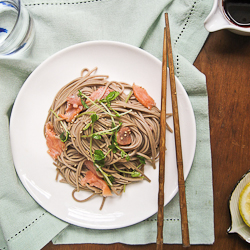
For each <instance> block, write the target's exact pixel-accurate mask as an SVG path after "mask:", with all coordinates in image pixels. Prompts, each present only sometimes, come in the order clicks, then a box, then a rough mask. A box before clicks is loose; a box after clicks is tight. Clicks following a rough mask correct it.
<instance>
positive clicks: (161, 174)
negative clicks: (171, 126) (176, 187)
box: [156, 28, 167, 250]
mask: <svg viewBox="0 0 250 250" xmlns="http://www.w3.org/2000/svg"><path fill="white" fill-rule="evenodd" d="M166 50H167V43H166V29H165V28H164V41H163V57H162V87H161V116H160V155H159V192H158V214H157V241H156V249H157V250H162V249H163V219H164V181H165V151H166V146H165V137H166V99H167V51H166Z"/></svg>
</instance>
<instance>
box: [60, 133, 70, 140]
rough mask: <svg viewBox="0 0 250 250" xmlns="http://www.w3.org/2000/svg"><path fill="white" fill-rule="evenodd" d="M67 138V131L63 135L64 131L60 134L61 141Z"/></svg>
mask: <svg viewBox="0 0 250 250" xmlns="http://www.w3.org/2000/svg"><path fill="white" fill-rule="evenodd" d="M68 138H69V133H68V132H66V136H65V134H64V132H63V133H61V134H60V140H61V141H62V142H66V141H67V140H68Z"/></svg>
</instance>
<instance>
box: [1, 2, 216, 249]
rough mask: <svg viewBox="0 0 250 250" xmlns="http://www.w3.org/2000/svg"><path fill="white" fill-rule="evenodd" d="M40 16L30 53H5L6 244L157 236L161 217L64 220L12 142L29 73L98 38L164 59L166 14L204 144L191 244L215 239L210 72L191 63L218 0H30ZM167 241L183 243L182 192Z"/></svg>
mask: <svg viewBox="0 0 250 250" xmlns="http://www.w3.org/2000/svg"><path fill="white" fill-rule="evenodd" d="M23 4H24V5H25V6H26V8H27V9H28V10H29V12H30V13H31V15H32V16H33V18H34V21H35V27H36V37H35V42H34V45H33V47H32V48H31V50H30V51H29V52H30V53H29V55H27V56H25V57H22V56H19V57H18V56H16V57H15V56H14V57H8V56H6V57H1V58H0V100H1V105H0V126H1V129H2V138H1V140H0V147H1V151H0V157H1V163H0V171H1V175H0V182H1V185H0V198H1V202H0V249H1V250H2V249H5V250H6V249H13V250H14V249H18V250H20V249H26V250H27V249H33V250H34V249H41V248H42V247H43V246H44V245H45V244H47V243H48V242H49V241H50V240H52V239H53V242H54V243H55V244H67V243H104V244H108V243H114V242H122V243H125V244H147V243H153V242H155V241H156V231H157V222H156V220H157V216H156V215H154V216H152V217H151V218H148V219H146V220H145V221H143V222H141V223H138V224H136V225H133V226H130V227H126V228H122V229H119V230H91V229H86V228H80V227H76V226H73V225H68V224H67V223H65V222H63V221H61V220H59V219H57V218H56V217H54V216H52V215H51V214H50V213H48V212H47V211H45V210H44V209H43V208H41V207H40V206H39V205H38V204H37V203H36V202H35V201H34V200H33V199H32V197H31V196H30V195H29V194H28V193H27V191H26V190H25V188H24V187H23V186H22V184H21V182H20V180H19V178H18V177H17V175H16V172H15V168H14V165H13V160H12V155H11V147H10V140H9V118H10V114H11V109H12V105H13V103H14V101H15V98H16V96H17V94H18V92H19V90H20V88H21V86H22V84H23V83H24V81H25V80H26V78H27V77H28V76H29V74H30V73H31V72H32V71H33V70H34V69H35V68H36V67H37V66H38V65H39V64H40V63H41V62H42V61H44V60H45V59H46V58H48V57H49V56H50V55H52V54H53V53H55V52H57V51H59V50H61V49H63V48H65V47H68V46H70V45H73V44H76V43H80V42H84V41H92V40H113V41H121V42H125V43H128V44H132V45H134V46H137V47H140V48H142V49H144V50H146V51H148V52H150V53H151V54H153V55H154V56H156V57H157V58H159V59H161V58H162V36H163V27H164V25H165V22H164V13H165V12H168V13H169V19H170V26H171V36H172V45H173V52H174V62H175V72H176V75H177V77H178V78H179V80H180V81H181V83H182V84H183V86H184V88H185V89H186V91H187V93H188V95H189V97H190V100H191V103H192V106H193V109H194V113H195V118H196V126H197V148H196V153H195V158H194V162H193V165H192V169H191V171H190V174H189V176H188V178H187V181H186V196H187V208H188V220H189V230H190V242H191V244H212V243H213V241H214V224H213V191H212V169H211V152H210V140H209V121H208V98H207V92H206V79H205V76H204V75H203V74H202V73H201V72H199V71H198V70H197V69H196V68H195V67H194V66H193V65H192V64H193V62H194V60H195V58H196V56H197V55H198V53H199V51H200V49H201V47H202V46H203V44H204V42H205V40H206V37H207V35H208V34H207V32H206V30H205V29H204V27H203V21H204V19H205V18H206V16H207V15H208V14H209V11H210V9H211V7H212V0H209V1H207V0H187V1H181V0H175V1H173V0H172V1H171V0H157V1H156V0H153V1H143V0H126V1H121V0H88V1H85V0H83V1H74V0H71V1H69V0H67V1H66V0H54V1H42V0H23ZM97 235H98V237H97ZM164 243H177V244H178V243H181V220H180V212H179V199H178V195H176V196H175V197H174V199H173V200H172V201H171V202H170V203H169V204H168V205H167V206H166V207H165V214H164Z"/></svg>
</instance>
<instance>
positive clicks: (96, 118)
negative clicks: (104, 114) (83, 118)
mask: <svg viewBox="0 0 250 250" xmlns="http://www.w3.org/2000/svg"><path fill="white" fill-rule="evenodd" d="M90 118H91V121H92V123H94V122H96V121H97V120H98V119H99V117H98V115H97V114H93V115H91V116H90Z"/></svg>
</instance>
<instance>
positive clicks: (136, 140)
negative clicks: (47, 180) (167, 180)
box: [44, 68, 160, 205]
mask: <svg viewBox="0 0 250 250" xmlns="http://www.w3.org/2000/svg"><path fill="white" fill-rule="evenodd" d="M96 71H97V68H95V69H93V70H88V69H83V70H82V72H81V75H80V77H78V78H76V79H74V80H73V81H71V82H70V83H68V84H67V85H65V86H64V87H63V88H61V89H60V91H59V92H58V93H57V95H56V96H55V98H54V100H53V103H52V105H51V107H50V110H49V113H48V117H47V120H46V123H45V127H46V124H47V123H48V122H50V123H51V124H52V125H53V128H54V131H55V133H56V134H57V135H58V137H59V136H60V135H61V134H63V133H64V135H65V134H66V131H67V133H68V136H69V137H68V138H66V139H67V140H66V141H65V149H64V151H63V152H62V153H61V154H60V155H59V156H58V157H57V158H56V159H55V162H54V165H55V166H56V168H57V172H58V174H57V177H56V178H58V176H59V175H60V176H61V177H62V179H61V180H60V181H61V182H65V183H68V184H70V185H71V186H73V187H74V190H73V192H72V196H73V198H74V199H75V200H76V201H79V202H81V201H86V200H88V199H90V198H92V196H93V195H95V194H97V195H102V190H101V189H100V188H98V187H95V186H92V185H89V184H88V183H86V185H82V184H81V179H82V178H84V176H85V174H86V172H87V171H89V169H88V168H87V166H86V164H85V163H86V161H87V160H89V161H91V162H93V161H95V159H94V155H95V152H98V151H99V152H100V151H102V153H103V155H104V156H105V157H104V159H102V162H103V165H102V166H99V165H98V164H97V165H96V164H95V165H94V168H95V169H96V173H97V174H98V176H99V177H100V178H102V179H103V180H105V181H106V182H107V179H108V182H107V183H108V185H109V188H110V189H111V191H112V192H113V193H114V194H116V195H121V194H122V193H123V191H124V187H125V186H126V185H128V184H131V183H133V182H138V181H142V180H147V181H150V179H149V177H147V176H146V175H145V174H144V165H145V160H146V161H147V162H149V163H150V164H151V165H152V166H153V168H155V161H156V160H157V158H158V153H159V133H160V122H159V120H160V111H159V109H158V108H157V107H155V106H154V107H152V109H151V110H149V109H148V108H146V107H144V106H143V105H142V104H141V103H140V102H138V101H137V99H136V98H135V96H134V95H133V92H132V86H131V85H129V84H127V83H123V82H115V81H108V76H106V75H97V74H96ZM100 87H104V88H105V89H104V90H103V93H105V91H106V89H108V88H109V89H111V90H112V91H117V92H119V93H120V94H119V96H117V97H116V98H115V100H112V101H111V102H110V106H108V105H107V103H100V102H98V101H97V102H95V103H92V102H89V100H88V99H85V101H86V103H87V102H88V108H87V109H83V110H82V111H81V112H80V113H79V114H78V115H76V116H75V117H74V119H73V120H72V121H71V122H67V121H66V120H65V119H62V118H60V114H65V112H66V111H65V110H66V108H67V97H69V96H71V95H79V93H83V94H84V96H87V97H89V96H90V95H91V94H92V93H93V92H94V91H96V90H97V89H99V88H100ZM79 90H80V91H81V92H79ZM100 99H102V98H100ZM115 112H117V113H118V114H119V115H117V113H115ZM93 114H95V115H96V117H98V119H97V120H95V121H94V122H93V121H92V120H91V119H92V118H91V115H93ZM110 114H112V115H110ZM115 126H116V127H117V128H118V129H117V131H118V130H119V129H120V127H121V126H122V127H128V128H129V129H130V136H131V143H130V144H129V145H119V146H118V147H114V144H112V143H114V138H115V137H114V136H115V135H116V134H115V132H117V131H116V130H115V129H114V127H115ZM65 129H66V130H65ZM112 129H113V130H112ZM101 131H109V132H107V133H103V134H101V133H102V132H101ZM44 133H45V130H44ZM96 133H97V134H98V133H99V135H98V136H97V137H98V138H97V137H93V134H96ZM45 134H46V133H45ZM97 134H96V135H97ZM100 134H101V135H100ZM66 135H67V134H66ZM112 140H113V141H112ZM112 145H113V148H112ZM116 145H117V144H116ZM90 151H91V152H90ZM103 174H104V175H105V176H104V175H103ZM81 190H88V191H90V192H91V193H92V195H91V196H90V197H89V198H88V199H85V200H78V199H77V198H75V193H76V192H79V191H81ZM104 199H105V198H104ZM102 205H103V204H102Z"/></svg>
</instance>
